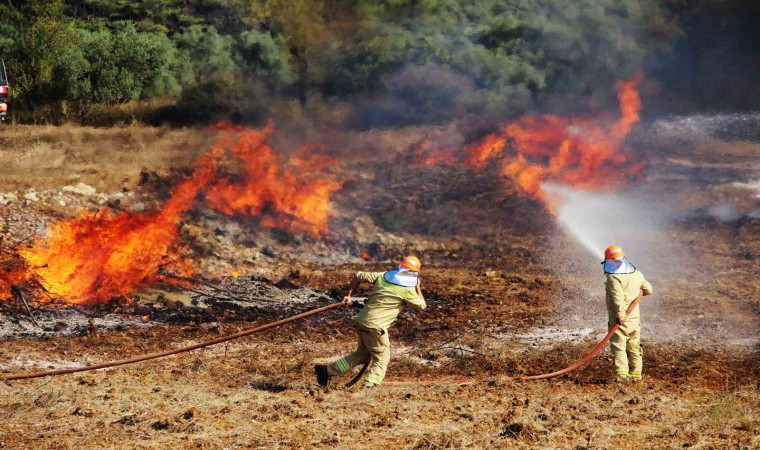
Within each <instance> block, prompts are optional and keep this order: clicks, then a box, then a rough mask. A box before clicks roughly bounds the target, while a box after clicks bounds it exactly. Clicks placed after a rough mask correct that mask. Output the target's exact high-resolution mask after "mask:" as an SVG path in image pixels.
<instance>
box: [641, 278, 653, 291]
mask: <svg viewBox="0 0 760 450" xmlns="http://www.w3.org/2000/svg"><path fill="white" fill-rule="evenodd" d="M641 290H642V291H643V292H644V295H652V292H654V290H653V289H652V283H650V282H648V281H647V280H644V282H643V283H641Z"/></svg>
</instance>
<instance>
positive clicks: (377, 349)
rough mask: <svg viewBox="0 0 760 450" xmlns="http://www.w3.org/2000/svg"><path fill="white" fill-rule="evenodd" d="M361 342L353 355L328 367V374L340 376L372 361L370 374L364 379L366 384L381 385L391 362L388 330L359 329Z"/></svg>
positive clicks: (357, 330)
mask: <svg viewBox="0 0 760 450" xmlns="http://www.w3.org/2000/svg"><path fill="white" fill-rule="evenodd" d="M356 333H357V335H358V337H359V342H358V344H357V346H356V350H354V352H353V353H351V354H349V355H346V356H344V357H342V358H340V359H338V360H336V361H333V362H332V363H330V364H328V365H327V373H328V374H330V375H331V376H333V375H340V374H342V373H346V372H348V371H349V370H351V369H352V368H353V367H354V366H358V365H359V364H364V363H366V362H367V361H370V360H371V361H372V365H371V366H370V368H369V372H367V375H366V376H365V378H364V382H365V383H369V384H380V383H381V382H382V381H383V378H385V371H386V370H387V369H388V362H390V360H391V341H390V340H389V339H388V330H376V329H371V328H364V327H357V329H356Z"/></svg>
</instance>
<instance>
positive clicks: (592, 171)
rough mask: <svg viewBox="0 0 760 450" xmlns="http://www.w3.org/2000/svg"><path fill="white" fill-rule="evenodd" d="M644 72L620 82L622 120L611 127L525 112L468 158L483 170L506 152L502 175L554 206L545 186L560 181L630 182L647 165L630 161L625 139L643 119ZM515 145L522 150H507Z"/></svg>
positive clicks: (583, 185)
mask: <svg viewBox="0 0 760 450" xmlns="http://www.w3.org/2000/svg"><path fill="white" fill-rule="evenodd" d="M642 79H643V76H642V74H641V73H638V74H636V75H635V76H634V77H633V78H631V79H630V80H627V81H622V82H619V83H617V84H616V88H617V91H618V100H619V101H620V112H621V117H620V119H619V120H618V121H617V122H616V123H615V124H614V125H613V126H612V127H611V128H610V129H606V128H605V127H604V126H603V125H602V124H600V122H601V121H600V120H598V119H582V118H562V117H557V116H554V115H550V114H547V115H543V116H540V117H523V118H521V119H519V120H518V121H517V122H514V123H511V124H508V125H507V126H505V127H504V128H503V129H502V131H501V133H498V134H491V135H489V136H487V137H486V138H484V139H483V140H482V141H480V142H478V143H476V144H473V145H469V146H467V147H466V148H465V151H466V152H467V158H466V160H465V163H466V164H467V165H469V166H471V167H473V168H474V169H476V170H482V169H483V168H484V167H485V166H486V164H487V163H488V161H490V160H492V159H495V158H497V157H501V158H502V160H501V174H502V175H504V176H507V177H510V178H512V179H514V180H515V182H516V183H517V185H518V186H519V187H520V189H521V190H522V191H524V192H527V193H528V194H530V195H532V196H533V197H535V198H537V199H539V200H541V201H543V202H544V203H545V204H546V205H547V207H548V208H549V209H550V210H551V209H552V205H551V204H550V202H549V201H548V199H547V197H546V194H545V193H544V191H543V189H542V188H541V184H542V183H543V182H545V181H555V182H559V183H561V184H565V185H569V186H573V187H576V188H579V189H591V188H602V187H606V186H610V185H612V184H621V183H625V182H627V180H628V178H629V177H632V176H635V175H637V174H638V173H639V172H640V170H641V169H642V168H643V165H644V164H643V163H642V162H630V161H629V160H628V158H627V157H626V156H625V154H624V153H623V152H621V150H622V148H621V147H622V143H623V140H624V139H625V137H626V136H627V135H628V133H629V132H630V130H631V127H632V126H633V125H634V124H635V123H636V122H638V120H639V110H640V109H641V99H640V97H639V94H638V92H637V91H636V85H637V84H638V83H639V82H641V80H642ZM510 144H511V145H512V146H513V147H514V150H515V151H516V154H507V153H506V152H507V150H508V149H510Z"/></svg>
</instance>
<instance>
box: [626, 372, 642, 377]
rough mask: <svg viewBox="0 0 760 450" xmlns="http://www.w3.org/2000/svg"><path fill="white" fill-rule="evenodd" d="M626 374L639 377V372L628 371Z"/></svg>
mask: <svg viewBox="0 0 760 450" xmlns="http://www.w3.org/2000/svg"><path fill="white" fill-rule="evenodd" d="M628 376H630V377H633V378H641V372H628Z"/></svg>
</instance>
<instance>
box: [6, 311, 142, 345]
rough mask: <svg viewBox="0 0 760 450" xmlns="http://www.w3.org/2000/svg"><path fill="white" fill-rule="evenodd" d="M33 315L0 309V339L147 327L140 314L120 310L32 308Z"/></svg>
mask: <svg viewBox="0 0 760 450" xmlns="http://www.w3.org/2000/svg"><path fill="white" fill-rule="evenodd" d="M34 318H35V320H36V322H37V325H35V324H34V322H32V320H31V318H30V317H29V316H28V315H27V314H26V313H25V312H21V311H13V310H6V311H1V312H0V340H6V339H11V338H29V337H34V338H44V337H52V336H82V335H85V334H90V333H92V332H94V331H97V330H123V329H126V328H136V327H149V326H151V324H150V323H145V322H143V321H142V320H140V318H136V317H131V316H125V315H121V314H105V315H102V316H93V315H91V314H88V313H86V312H84V311H82V310H80V309H76V308H65V309H60V308H45V309H40V308H36V309H35V310H34Z"/></svg>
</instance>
